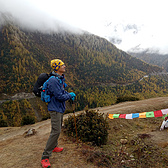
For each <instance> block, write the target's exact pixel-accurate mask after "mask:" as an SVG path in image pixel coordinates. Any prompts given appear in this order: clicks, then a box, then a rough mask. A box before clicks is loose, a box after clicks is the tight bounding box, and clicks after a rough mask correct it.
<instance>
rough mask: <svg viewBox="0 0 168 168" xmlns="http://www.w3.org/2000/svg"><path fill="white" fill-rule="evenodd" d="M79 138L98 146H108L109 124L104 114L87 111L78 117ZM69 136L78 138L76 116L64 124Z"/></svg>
mask: <svg viewBox="0 0 168 168" xmlns="http://www.w3.org/2000/svg"><path fill="white" fill-rule="evenodd" d="M76 126H77V134H78V138H79V139H80V140H81V141H83V142H91V143H92V144H95V145H97V146H101V145H104V144H106V142H107V137H108V128H109V125H108V122H107V120H106V119H104V117H103V114H99V113H98V112H96V111H93V110H91V111H86V112H85V113H82V114H80V115H77V116H76ZM64 128H65V132H66V133H67V134H68V136H73V137H75V136H76V132H75V123H74V116H69V117H68V119H66V120H65V122H64Z"/></svg>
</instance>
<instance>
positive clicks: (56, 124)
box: [42, 111, 63, 159]
mask: <svg viewBox="0 0 168 168" xmlns="http://www.w3.org/2000/svg"><path fill="white" fill-rule="evenodd" d="M50 116H51V132H50V136H49V138H48V141H47V144H46V147H45V149H44V152H43V154H42V158H43V159H44V158H49V157H50V156H51V154H52V151H53V149H54V148H55V147H56V146H57V145H58V138H59V135H60V133H61V127H62V122H63V113H59V112H56V111H52V112H50Z"/></svg>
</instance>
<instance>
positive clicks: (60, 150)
mask: <svg viewBox="0 0 168 168" xmlns="http://www.w3.org/2000/svg"><path fill="white" fill-rule="evenodd" d="M62 151H63V148H59V147H55V148H54V150H53V152H62Z"/></svg>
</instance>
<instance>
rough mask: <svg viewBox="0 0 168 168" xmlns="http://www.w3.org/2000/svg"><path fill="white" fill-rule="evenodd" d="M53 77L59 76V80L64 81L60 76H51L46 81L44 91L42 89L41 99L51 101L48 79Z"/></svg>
mask: <svg viewBox="0 0 168 168" xmlns="http://www.w3.org/2000/svg"><path fill="white" fill-rule="evenodd" d="M51 78H57V79H58V80H59V82H60V83H62V81H61V80H60V79H59V78H58V77H55V76H51V77H50V78H49V79H48V80H47V81H45V82H44V84H43V87H42V91H41V100H42V101H43V102H46V103H49V102H50V101H51V96H50V94H48V81H49V80H50V79H51Z"/></svg>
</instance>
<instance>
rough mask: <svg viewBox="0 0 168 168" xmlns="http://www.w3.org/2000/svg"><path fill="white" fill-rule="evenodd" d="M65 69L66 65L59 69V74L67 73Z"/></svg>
mask: <svg viewBox="0 0 168 168" xmlns="http://www.w3.org/2000/svg"><path fill="white" fill-rule="evenodd" d="M65 68H66V66H65V64H64V65H62V66H61V67H60V68H59V69H58V73H64V72H65Z"/></svg>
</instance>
